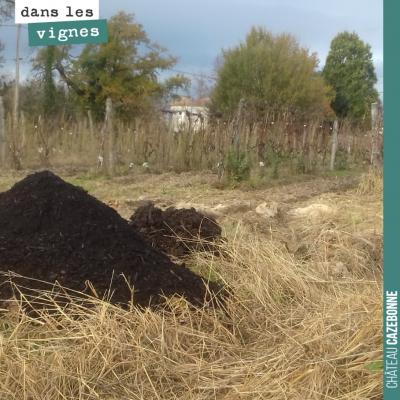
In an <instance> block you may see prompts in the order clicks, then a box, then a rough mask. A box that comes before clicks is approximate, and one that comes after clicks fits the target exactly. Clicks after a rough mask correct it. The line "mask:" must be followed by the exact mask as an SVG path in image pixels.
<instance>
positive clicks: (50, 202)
mask: <svg viewBox="0 0 400 400" xmlns="http://www.w3.org/2000/svg"><path fill="white" fill-rule="evenodd" d="M0 271H3V272H7V271H12V272H15V273H17V274H20V275H22V276H26V277H30V278H36V279H37V280H31V279H23V278H12V280H13V281H14V282H16V283H17V284H19V285H23V286H26V287H27V288H33V289H41V288H48V286H47V285H45V284H44V283H41V282H39V281H47V282H52V283H53V282H55V281H58V282H59V283H60V285H62V286H64V287H67V288H70V289H73V290H78V291H84V292H85V293H88V294H93V293H94V292H95V293H96V294H97V295H98V297H100V298H102V297H103V296H104V295H105V294H107V293H111V292H113V296H112V301H113V302H120V303H128V302H129V301H130V299H131V290H130V288H129V285H130V287H131V288H133V289H134V296H133V303H134V304H137V305H141V306H148V305H156V304H158V303H160V302H161V301H163V299H162V296H163V295H165V296H167V297H169V296H171V295H174V294H178V295H184V296H185V298H186V299H187V300H189V301H190V302H191V303H193V304H196V305H198V304H201V303H202V302H203V301H204V299H205V298H207V293H208V291H207V289H206V286H205V284H204V282H203V279H202V278H201V277H199V276H197V275H196V274H194V273H193V272H191V271H190V270H189V269H187V268H185V266H184V265H183V264H182V265H177V264H174V263H173V262H172V261H171V260H170V259H169V258H168V256H167V255H165V254H163V253H162V252H160V251H158V250H157V249H155V248H153V247H151V245H149V244H148V243H147V242H146V241H145V240H144V239H143V238H142V237H141V236H140V235H139V234H138V233H137V232H136V231H135V229H133V227H131V226H130V225H129V224H128V222H127V221H126V220H124V219H123V218H122V217H121V216H120V215H119V214H118V213H117V211H115V210H114V209H112V208H110V207H108V206H107V205H105V204H103V203H102V202H100V201H99V200H97V199H96V198H94V197H92V196H90V195H89V194H87V193H86V192H85V191H84V190H83V189H82V188H79V187H76V186H73V185H71V184H69V183H67V182H65V181H63V180H62V179H61V178H59V177H57V176H56V175H54V174H53V173H51V172H49V171H43V172H39V173H35V174H32V175H29V176H27V177H26V178H25V179H23V180H21V181H20V182H18V183H16V184H15V185H14V186H13V187H12V188H11V189H10V190H8V191H6V192H3V193H0ZM7 279H8V277H7V276H4V275H3V276H1V277H0V299H3V300H4V299H8V298H10V297H12V295H13V289H12V285H11V284H10V283H8V282H7ZM87 281H90V283H91V285H88V283H87ZM127 282H128V283H129V285H128V284H127ZM90 286H92V289H90ZM209 287H210V289H211V290H212V291H214V292H217V291H219V289H220V288H219V286H218V285H217V284H215V283H213V282H209ZM93 289H94V291H93Z"/></svg>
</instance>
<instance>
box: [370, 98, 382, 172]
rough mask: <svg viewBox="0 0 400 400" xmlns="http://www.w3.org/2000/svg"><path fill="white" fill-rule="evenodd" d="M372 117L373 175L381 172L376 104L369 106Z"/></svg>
mask: <svg viewBox="0 0 400 400" xmlns="http://www.w3.org/2000/svg"><path fill="white" fill-rule="evenodd" d="M371 117H372V132H371V133H372V135H371V137H372V149H371V167H372V170H373V171H374V173H375V174H379V173H380V172H381V170H382V165H381V157H380V156H381V153H380V151H379V147H378V103H372V104H371Z"/></svg>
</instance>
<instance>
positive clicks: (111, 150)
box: [106, 98, 116, 176]
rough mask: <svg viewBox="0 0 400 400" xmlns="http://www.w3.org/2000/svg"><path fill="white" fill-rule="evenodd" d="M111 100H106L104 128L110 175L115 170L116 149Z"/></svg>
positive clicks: (113, 173) (112, 174)
mask: <svg viewBox="0 0 400 400" xmlns="http://www.w3.org/2000/svg"><path fill="white" fill-rule="evenodd" d="M112 107H113V104H112V100H111V99H110V98H107V101H106V129H107V133H108V137H109V138H110V141H109V143H110V148H109V157H110V158H109V161H110V168H109V172H110V175H111V176H114V175H115V172H116V151H115V132H114V127H113V120H112V118H113V115H112V114H113V113H112Z"/></svg>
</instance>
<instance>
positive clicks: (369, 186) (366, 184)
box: [357, 170, 383, 195]
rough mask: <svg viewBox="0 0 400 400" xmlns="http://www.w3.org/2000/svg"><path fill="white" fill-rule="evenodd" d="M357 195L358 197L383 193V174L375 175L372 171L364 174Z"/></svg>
mask: <svg viewBox="0 0 400 400" xmlns="http://www.w3.org/2000/svg"><path fill="white" fill-rule="evenodd" d="M357 193H358V194H360V195H369V194H381V193H383V174H375V173H374V172H373V171H372V170H371V171H370V172H368V173H367V174H364V175H363V177H362V178H361V182H360V185H359V187H358V190H357Z"/></svg>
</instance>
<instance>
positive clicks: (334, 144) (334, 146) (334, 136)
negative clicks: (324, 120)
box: [330, 119, 338, 171]
mask: <svg viewBox="0 0 400 400" xmlns="http://www.w3.org/2000/svg"><path fill="white" fill-rule="evenodd" d="M337 142H338V120H337V119H335V121H334V123H333V134H332V154H331V166H330V170H331V171H333V170H334V169H335V157H336V150H337Z"/></svg>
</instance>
